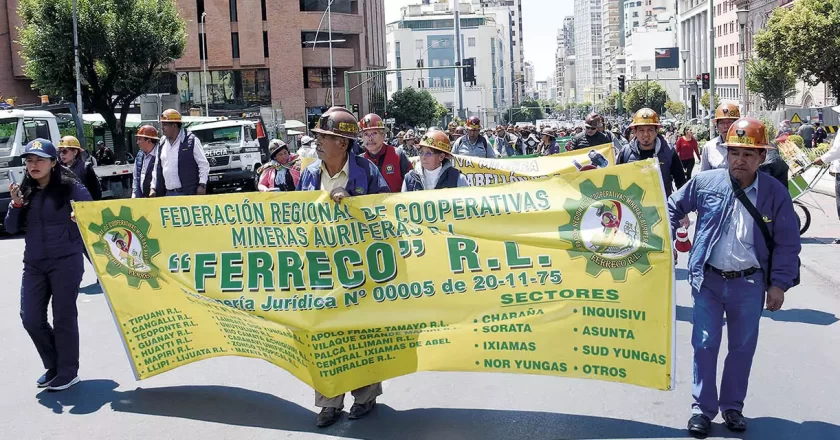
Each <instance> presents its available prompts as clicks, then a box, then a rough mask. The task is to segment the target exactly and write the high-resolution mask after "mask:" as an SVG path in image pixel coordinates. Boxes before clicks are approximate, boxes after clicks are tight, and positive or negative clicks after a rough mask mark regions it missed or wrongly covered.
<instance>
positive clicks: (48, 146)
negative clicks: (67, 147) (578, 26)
mask: <svg viewBox="0 0 840 440" xmlns="http://www.w3.org/2000/svg"><path fill="white" fill-rule="evenodd" d="M30 154H33V155H35V156H38V157H45V158H47V159H56V158H57V157H58V154H57V152H56V150H55V145H53V143H52V142H50V141H48V140H46V139H42V138H38V139H35V140H33V141H30V142H29V143H28V144H26V148H25V149H24V151H23V154H21V155H20V157H26V156H29V155H30Z"/></svg>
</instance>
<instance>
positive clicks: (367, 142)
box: [359, 113, 411, 193]
mask: <svg viewBox="0 0 840 440" xmlns="http://www.w3.org/2000/svg"><path fill="white" fill-rule="evenodd" d="M359 128H360V129H361V130H362V144H364V147H365V150H366V151H365V153H364V154H363V155H362V157H364V158H365V159H368V160H369V161H371V162H373V164H374V165H376V167H377V168H379V172H380V173H382V177H384V178H385V182H386V183H388V187H389V188H391V192H392V193H398V192H400V191H401V190H402V184H403V180H404V179H405V175H406V174H408V172H409V171H411V162H410V161H409V160H408V158H407V157H406V156H405V154H403V152H402V151H397V149H396V148H394V147H392V146H391V145H388V144H386V143H385V122H384V121H383V120H382V118H380V117H379V115H376V114H373V113H371V114H369V115H367V116H365V117H364V118H362V120H361V121H360V122H359Z"/></svg>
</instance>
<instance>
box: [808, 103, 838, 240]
mask: <svg viewBox="0 0 840 440" xmlns="http://www.w3.org/2000/svg"><path fill="white" fill-rule="evenodd" d="M833 110H834V111H837V110H840V107H834V108H833ZM827 163H828V164H831V167H830V168H829V169H828V172H829V173H831V175H832V176H834V199H835V203H836V205H837V217H838V218H840V136H836V137H835V138H834V142H832V143H831V148H829V150H828V151H826V152H825V154H823V155H822V156H820V157H818V158H817V160H815V161H814V164H815V165H820V166H822V165H825V164H827ZM835 230H836V229H835ZM834 244H840V237H838V238H835V239H834Z"/></svg>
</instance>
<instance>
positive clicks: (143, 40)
mask: <svg viewBox="0 0 840 440" xmlns="http://www.w3.org/2000/svg"><path fill="white" fill-rule="evenodd" d="M78 10H79V24H78V35H79V59H80V64H81V76H82V83H83V86H82V96H83V99H84V101H85V102H86V103H87V104H86V108H88V109H91V110H93V111H96V112H98V113H100V114H101V115H102V117H103V118H104V119H105V123H106V125H107V126H108V129H109V130H110V131H111V133H112V135H113V139H114V152H115V153H116V155H117V157H120V158H121V157H123V155H124V153H125V136H124V134H125V119H126V116H127V114H128V111H129V107H130V103H131V102H132V101H134V100H136V99H137V98H138V97H139V96H140V95H142V94H144V93H147V92H148V91H149V89H150V88H151V87H152V85H153V84H154V83H155V81H156V80H157V79H158V77H159V76H160V74H161V73H162V72H163V71H164V70H165V69H166V68H167V67H168V66H169V64H170V63H171V62H172V61H174V60H176V59H178V58H180V57H181V55H182V54H183V52H184V46H185V45H186V41H187V33H186V30H185V29H186V27H185V23H184V21H183V19H181V17H180V15H179V14H178V8H177V6H176V4H175V0H79V2H78ZM18 13H19V15H20V18H21V27H20V44H21V48H22V50H21V55H22V56H23V59H24V61H25V62H26V64H25V72H26V75H27V76H28V77H29V78H32V81H33V85H34V87H35V88H37V89H38V90H40V91H41V92H43V93H45V94H48V95H53V96H63V97H65V98H70V99H71V100H72V98H71V97H73V96H75V95H76V79H75V72H74V66H75V62H74V55H73V52H74V51H73V38H72V35H73V18H72V0H21V1H20V5H19V7H18ZM117 107H120V108H121V112H120V114H119V115H116V114H115V113H114V109H116V108H117Z"/></svg>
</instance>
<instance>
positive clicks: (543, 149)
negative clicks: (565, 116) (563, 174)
mask: <svg viewBox="0 0 840 440" xmlns="http://www.w3.org/2000/svg"><path fill="white" fill-rule="evenodd" d="M540 134H541V135H542V139H541V140H540V144H539V145H538V146H537V151H538V152H539V155H540V156H549V155H552V154H559V153H560V146H559V145H557V135H555V134H554V129H552V128H550V127H546V128H543V131H542V133H540Z"/></svg>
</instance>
